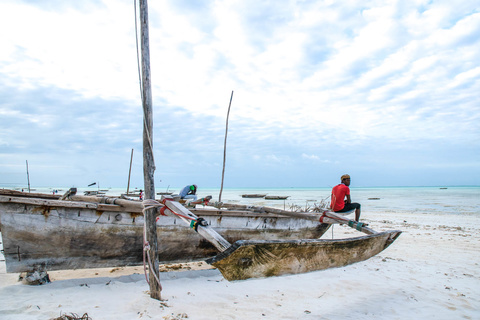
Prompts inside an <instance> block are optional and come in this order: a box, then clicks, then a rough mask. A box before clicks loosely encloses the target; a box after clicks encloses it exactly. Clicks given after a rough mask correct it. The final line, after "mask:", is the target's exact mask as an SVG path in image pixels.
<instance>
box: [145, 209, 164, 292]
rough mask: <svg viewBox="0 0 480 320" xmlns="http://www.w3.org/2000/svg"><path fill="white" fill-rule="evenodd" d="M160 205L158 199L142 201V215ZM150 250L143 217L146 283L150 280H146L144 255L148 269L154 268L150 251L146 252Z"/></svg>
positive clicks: (160, 285)
mask: <svg viewBox="0 0 480 320" xmlns="http://www.w3.org/2000/svg"><path fill="white" fill-rule="evenodd" d="M159 206H162V204H161V203H159V202H158V201H155V200H152V199H148V200H144V201H143V210H142V212H143V216H144V217H145V211H147V210H149V209H153V208H156V207H159ZM149 250H150V243H149V242H148V241H147V219H145V218H144V219H143V272H144V273H145V280H147V283H148V284H150V281H149V280H148V275H147V265H146V261H145V255H146V257H147V259H148V267H149V268H150V271H153V270H155V268H154V267H153V265H152V259H151V258H150V253H149V252H148V251H149ZM153 276H154V277H155V280H156V281H157V282H158V286H159V287H160V291H161V290H162V284H161V283H160V279H159V278H158V277H157V273H156V272H153Z"/></svg>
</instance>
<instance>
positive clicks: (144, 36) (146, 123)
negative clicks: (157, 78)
mask: <svg viewBox="0 0 480 320" xmlns="http://www.w3.org/2000/svg"><path fill="white" fill-rule="evenodd" d="M140 23H141V49H142V50H141V52H142V103H143V178H144V186H145V199H155V183H154V172H155V163H154V159H153V139H152V138H153V118H152V91H151V82H150V47H149V36H148V4H147V0H140ZM145 222H146V241H147V242H148V244H149V246H150V247H149V248H148V255H149V257H150V259H149V260H150V263H151V265H150V270H149V271H150V272H149V284H150V297H151V298H153V299H157V300H160V299H161V294H160V292H161V291H162V287H161V285H160V282H159V281H157V279H160V278H159V262H158V258H157V252H158V251H157V247H158V241H157V225H156V221H155V209H148V210H146V211H145Z"/></svg>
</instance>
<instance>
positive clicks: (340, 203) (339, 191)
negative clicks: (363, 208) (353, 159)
mask: <svg viewBox="0 0 480 320" xmlns="http://www.w3.org/2000/svg"><path fill="white" fill-rule="evenodd" d="M340 181H341V183H340V184H339V185H336V186H335V187H333V189H332V202H331V204H330V206H331V208H332V210H333V211H334V212H347V211H351V210H353V209H355V221H357V222H358V221H360V204H359V203H355V202H352V200H351V198H350V188H349V187H348V186H350V176H349V175H348V174H344V175H343V176H342V177H341V178H340Z"/></svg>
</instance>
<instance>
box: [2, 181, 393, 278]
mask: <svg viewBox="0 0 480 320" xmlns="http://www.w3.org/2000/svg"><path fill="white" fill-rule="evenodd" d="M166 200H168V201H166ZM146 201H148V200H146ZM146 201H145V202H144V203H142V202H140V201H132V200H126V199H120V198H113V197H94V196H90V197H88V196H78V195H75V193H74V191H73V190H72V191H69V192H67V193H66V194H65V195H63V196H62V197H60V196H58V195H43V194H29V193H22V192H16V191H11V190H9V191H5V190H0V225H1V232H2V238H3V247H4V256H5V262H6V267H7V272H33V271H35V270H43V271H45V270H62V269H79V268H97V267H114V266H117V267H118V266H131V265H141V264H142V263H143V259H144V258H143V246H144V238H143V234H144V216H143V213H142V211H143V209H144V205H145V204H146V205H147V206H148V205H149V204H147V202H146ZM150 201H154V200H150ZM202 201H203V203H204V204H209V206H205V207H202V208H193V209H190V210H189V209H187V208H185V207H184V206H183V205H181V204H180V203H178V202H175V201H173V199H164V201H163V202H162V203H158V202H156V203H157V208H158V209H159V210H158V217H157V237H158V242H159V247H158V256H159V259H160V262H162V263H170V262H187V261H198V260H205V259H208V260H207V262H209V263H211V264H212V265H213V266H215V267H217V268H218V269H219V270H220V271H221V272H222V274H223V275H224V277H225V278H226V279H228V280H239V279H247V278H250V277H262V276H272V275H281V274H290V273H299V272H307V271H313V270H321V269H324V268H330V267H339V266H344V265H347V264H350V263H354V262H358V261H362V260H365V259H368V258H370V257H371V256H373V255H375V254H377V253H379V252H381V251H382V250H384V249H385V248H386V247H388V246H389V245H390V244H391V243H392V242H393V241H394V240H395V239H396V238H397V237H398V236H399V235H400V233H401V232H400V231H389V232H380V233H376V232H374V231H371V230H370V229H368V228H366V227H362V226H361V223H360V224H355V225H353V224H352V227H355V228H357V229H358V230H360V231H364V232H365V230H367V231H368V232H367V233H372V234H371V235H369V236H364V237H357V238H351V239H343V240H319V238H320V237H321V236H322V235H323V234H324V233H325V232H326V231H327V230H328V228H329V227H330V225H331V223H335V222H334V221H333V220H332V218H331V217H328V216H320V215H318V214H311V213H298V212H287V211H284V210H280V209H273V208H264V207H248V206H241V205H231V204H211V203H209V202H208V200H204V199H200V200H198V202H197V203H201V202H202ZM154 202H155V201H154ZM161 214H167V215H161ZM319 217H320V218H319ZM329 219H330V220H329ZM333 219H335V217H333ZM340 219H344V218H340ZM182 220H189V221H188V222H189V225H187V224H183V221H182ZM322 222H323V223H322ZM325 222H326V223H325ZM337 222H338V221H337ZM343 223H350V222H349V220H345V219H344V220H343ZM359 225H360V227H359ZM189 226H190V227H189ZM192 228H193V229H194V230H195V231H196V232H194V231H193V230H192ZM219 252H220V253H219Z"/></svg>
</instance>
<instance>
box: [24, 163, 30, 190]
mask: <svg viewBox="0 0 480 320" xmlns="http://www.w3.org/2000/svg"><path fill="white" fill-rule="evenodd" d="M25 162H26V163H27V182H28V192H30V176H29V175H28V160H25Z"/></svg>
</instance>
